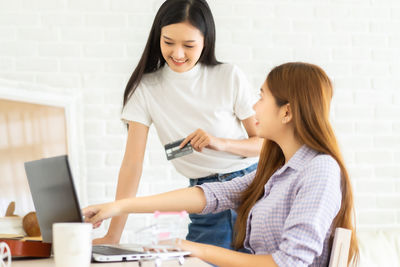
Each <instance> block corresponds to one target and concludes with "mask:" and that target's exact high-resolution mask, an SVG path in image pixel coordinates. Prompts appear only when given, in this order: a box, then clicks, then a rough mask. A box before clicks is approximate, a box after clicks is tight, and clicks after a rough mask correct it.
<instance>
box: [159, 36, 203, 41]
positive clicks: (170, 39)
mask: <svg viewBox="0 0 400 267" xmlns="http://www.w3.org/2000/svg"><path fill="white" fill-rule="evenodd" d="M163 37H164V38H165V39H167V40H169V41H173V39H172V38H169V37H167V36H165V35H163ZM183 42H184V43H194V42H196V41H195V40H187V41H183Z"/></svg>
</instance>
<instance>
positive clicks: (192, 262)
mask: <svg viewBox="0 0 400 267" xmlns="http://www.w3.org/2000/svg"><path fill="white" fill-rule="evenodd" d="M11 266H12V267H51V266H55V263H54V259H53V258H50V259H34V260H14V261H13V262H12V264H11ZM90 266H91V267H93V266H97V267H100V266H101V267H138V266H139V264H138V262H135V261H125V262H112V263H111V262H110V263H92V264H90ZM142 266H143V267H154V263H153V262H151V261H148V262H143V263H142ZM181 266H183V267H210V266H211V265H209V264H207V263H205V262H204V261H202V260H200V259H198V258H195V257H186V258H185V263H184V264H183V265H179V263H178V261H163V263H162V267H181ZM74 267H78V266H74Z"/></svg>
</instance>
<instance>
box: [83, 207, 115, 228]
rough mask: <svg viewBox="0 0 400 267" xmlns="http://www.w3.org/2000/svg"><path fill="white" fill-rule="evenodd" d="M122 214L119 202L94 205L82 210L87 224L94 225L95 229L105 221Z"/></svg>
mask: <svg viewBox="0 0 400 267" xmlns="http://www.w3.org/2000/svg"><path fill="white" fill-rule="evenodd" d="M120 212H121V211H120V206H119V203H118V202H110V203H106V204H99V205H92V206H89V207H86V208H84V209H82V215H83V216H85V222H89V223H91V224H93V228H97V227H99V226H100V225H101V223H102V222H103V220H105V219H108V218H111V217H114V216H118V215H120Z"/></svg>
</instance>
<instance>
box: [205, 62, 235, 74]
mask: <svg viewBox="0 0 400 267" xmlns="http://www.w3.org/2000/svg"><path fill="white" fill-rule="evenodd" d="M203 68H204V70H205V71H207V72H209V73H215V74H217V75H226V76H234V75H237V74H238V73H242V71H241V70H240V68H239V67H238V66H236V65H234V64H231V63H221V64H218V65H214V66H206V65H203Z"/></svg>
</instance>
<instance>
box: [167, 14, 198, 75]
mask: <svg viewBox="0 0 400 267" xmlns="http://www.w3.org/2000/svg"><path fill="white" fill-rule="evenodd" d="M160 47H161V53H162V55H163V57H164V59H165V61H166V62H167V64H168V66H169V67H170V68H171V69H172V70H173V71H175V72H186V71H188V70H190V69H191V68H193V67H194V65H196V63H197V61H198V60H199V58H200V56H201V52H202V51H203V47H204V36H203V34H202V33H201V32H200V31H199V30H198V29H197V28H196V27H194V26H193V25H191V24H190V23H189V22H181V23H176V24H170V25H167V26H164V27H163V28H162V29H161V37H160Z"/></svg>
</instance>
